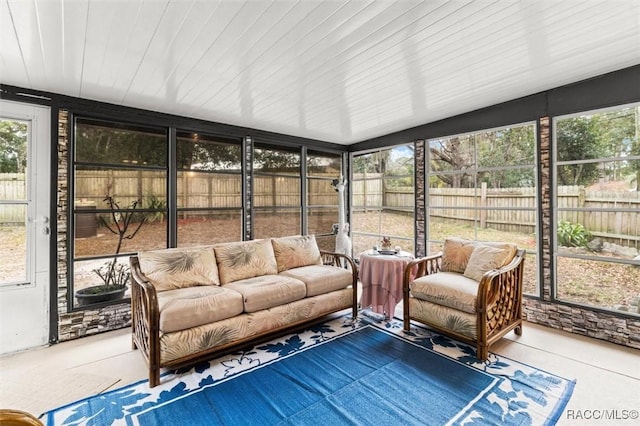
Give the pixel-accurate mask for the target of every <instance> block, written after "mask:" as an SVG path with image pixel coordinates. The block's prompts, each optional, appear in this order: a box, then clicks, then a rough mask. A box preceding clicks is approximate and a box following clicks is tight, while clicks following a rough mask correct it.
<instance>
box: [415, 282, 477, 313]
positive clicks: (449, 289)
mask: <svg viewBox="0 0 640 426" xmlns="http://www.w3.org/2000/svg"><path fill="white" fill-rule="evenodd" d="M409 288H410V289H411V295H412V296H413V297H415V298H416V299H421V300H427V301H429V302H432V303H435V304H437V305H443V306H448V307H450V308H453V309H457V310H460V311H464V312H468V313H470V314H473V313H475V312H476V299H477V295H478V282H477V281H475V280H473V279H471V278H467V277H465V276H464V275H462V274H457V273H455V272H438V273H437V274H431V275H425V276H423V277H420V278H417V279H415V280H414V281H413V282H411V284H410V287H409Z"/></svg>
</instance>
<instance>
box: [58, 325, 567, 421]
mask: <svg viewBox="0 0 640 426" xmlns="http://www.w3.org/2000/svg"><path fill="white" fill-rule="evenodd" d="M574 384H575V381H571V380H567V379H564V378H561V377H558V376H556V375H554V374H551V373H548V372H545V371H541V370H539V369H537V368H535V367H532V366H529V365H525V364H521V363H519V362H517V361H514V360H512V359H508V358H504V357H502V356H498V355H495V354H490V356H489V359H488V360H487V361H486V362H478V360H477V359H476V358H475V349H474V348H472V347H470V346H468V345H465V344H462V343H459V342H457V341H455V340H451V339H449V338H447V337H443V336H441V335H439V334H437V333H434V332H432V331H429V330H428V329H425V328H422V327H416V326H413V327H412V329H411V332H410V333H404V332H403V331H402V323H401V321H398V320H391V321H378V322H376V321H375V320H372V319H371V318H368V317H366V316H362V315H361V316H360V318H359V319H358V320H356V321H355V322H354V321H353V320H352V319H351V317H350V316H343V317H339V318H335V319H333V320H330V321H328V322H326V323H324V324H320V325H316V326H313V327H310V328H309V329H307V330H306V331H304V332H301V333H299V334H292V335H288V336H284V337H282V338H280V339H276V340H273V341H271V342H269V343H266V344H263V345H258V346H257V347H254V348H252V349H250V350H246V351H243V352H238V353H235V354H232V355H228V356H225V357H222V358H218V359H216V360H213V361H210V362H207V363H204V364H202V365H199V366H196V367H194V368H191V369H185V370H181V371H174V372H170V373H167V374H164V375H163V376H162V384H161V385H159V386H157V387H155V388H152V389H150V388H149V387H148V382H147V381H142V382H139V383H135V384H133V385H129V386H126V387H123V388H120V389H117V390H113V391H110V392H107V393H104V394H101V395H97V396H94V397H91V398H87V399H85V400H82V401H78V402H75V403H73V404H69V405H67V406H64V407H61V408H58V409H55V410H52V411H50V412H48V413H46V416H47V419H46V420H47V424H48V425H95V426H106V425H145V426H146V425H190V426H191V425H218V424H220V425H276V424H278V425H312V424H314V425H320V424H322V425H327V424H331V425H338V424H355V425H358V424H361V425H365V424H371V425H374V424H375V425H399V424H402V425H431V424H434V425H444V424H451V425H487V424H500V425H544V424H554V423H555V422H556V421H557V420H558V418H559V416H560V415H561V413H562V411H563V409H564V407H565V406H566V404H567V402H568V400H569V398H570V396H571V393H572V392H573V387H574Z"/></svg>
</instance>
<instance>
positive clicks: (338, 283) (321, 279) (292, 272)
mask: <svg viewBox="0 0 640 426" xmlns="http://www.w3.org/2000/svg"><path fill="white" fill-rule="evenodd" d="M280 275H284V276H287V277H291V278H296V279H298V280H300V281H303V282H304V283H305V284H306V285H307V297H311V296H317V295H319V294H323V293H328V292H330V291H334V290H340V289H342V288H346V287H349V286H350V285H352V282H353V274H352V273H351V271H348V270H347V269H342V268H336V267H334V266H328V265H311V266H302V267H300V268H294V269H289V270H287V271H284V272H280Z"/></svg>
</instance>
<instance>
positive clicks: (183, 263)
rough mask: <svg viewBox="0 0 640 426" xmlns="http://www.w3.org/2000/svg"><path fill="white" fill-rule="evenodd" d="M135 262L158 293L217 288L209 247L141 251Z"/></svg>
mask: <svg viewBox="0 0 640 426" xmlns="http://www.w3.org/2000/svg"><path fill="white" fill-rule="evenodd" d="M138 259H139V260H140V270H141V271H142V272H143V273H144V274H145V276H146V277H147V279H148V280H149V282H150V283H151V284H153V286H154V287H155V288H156V290H157V291H159V292H161V291H166V290H174V289H179V288H185V287H193V286H202V285H219V284H220V278H219V277H218V267H217V266H216V258H215V255H214V253H213V249H212V248H211V247H194V248H175V249H163V250H152V251H143V252H140V253H138Z"/></svg>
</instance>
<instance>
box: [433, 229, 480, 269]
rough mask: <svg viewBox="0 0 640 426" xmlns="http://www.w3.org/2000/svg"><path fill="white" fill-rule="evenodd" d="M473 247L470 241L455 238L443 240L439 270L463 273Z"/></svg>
mask: <svg viewBox="0 0 640 426" xmlns="http://www.w3.org/2000/svg"><path fill="white" fill-rule="evenodd" d="M474 247H475V246H474V242H473V241H471V240H463V239H462V238H455V237H453V238H447V239H445V240H444V245H443V247H442V263H441V265H440V269H441V270H442V271H443V272H457V273H459V274H462V273H464V270H465V269H466V268H467V263H468V262H469V258H470V257H471V253H473V249H474Z"/></svg>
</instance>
